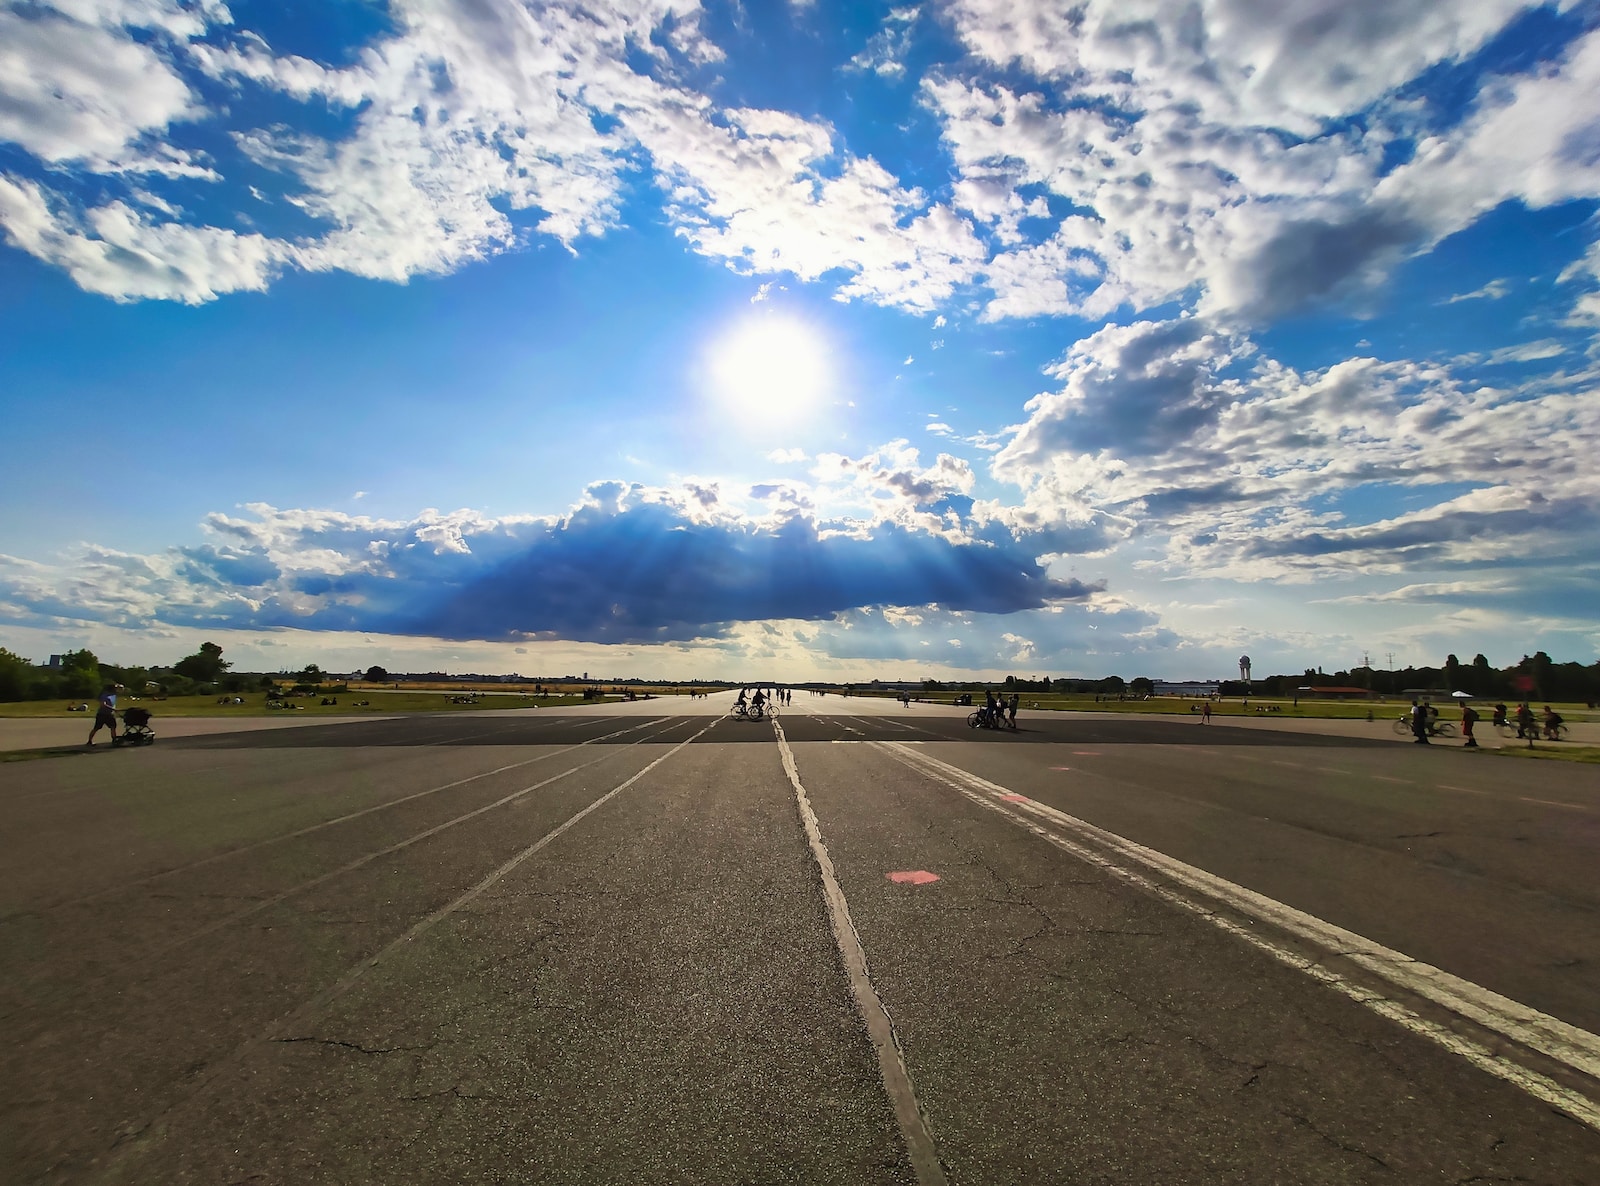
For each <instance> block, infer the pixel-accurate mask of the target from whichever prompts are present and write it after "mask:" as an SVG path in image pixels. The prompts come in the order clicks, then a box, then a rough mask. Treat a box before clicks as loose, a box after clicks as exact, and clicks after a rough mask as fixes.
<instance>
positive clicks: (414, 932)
mask: <svg viewBox="0 0 1600 1186" xmlns="http://www.w3.org/2000/svg"><path fill="white" fill-rule="evenodd" d="M662 719H667V718H662ZM724 719H725V718H723V717H713V718H712V720H711V723H710V724H709V725H707V726H706V727H705V728H704V729H701V730H700V732H698V733H696V734H695V735H694V736H693V737H689V738H686V739H684V740H683V741H680V742H678V744H677V745H675V746H673V747H672V748H671V749H669V750H668V751H667V752H666V753H664V754H662V755H661V756H660V757H659V758H657V759H656V760H655V761H653V762H651V763H650V764H649V765H648V766H645V767H644V768H643V769H642V770H640V771H639V772H638V773H637V774H634V775H633V776H632V777H630V778H628V779H627V780H625V781H623V782H620V783H618V784H617V785H616V786H614V787H612V788H611V789H610V790H609V791H607V792H606V793H605V794H603V795H601V796H600V797H599V798H598V799H596V800H595V801H594V802H593V803H590V804H589V805H588V806H587V807H585V808H584V809H583V810H582V811H580V812H578V813H577V814H576V815H573V816H569V817H568V818H567V819H566V820H565V821H564V822H563V823H560V824H557V825H556V826H555V827H554V828H552V829H550V831H548V832H546V833H545V834H544V835H543V836H541V837H539V839H537V840H535V841H534V842H533V843H532V844H530V845H528V847H527V848H524V849H523V850H522V851H521V852H519V853H517V854H516V855H515V856H513V857H511V858H510V859H509V860H507V861H505V862H503V863H502V864H500V865H499V866H498V867H497V868H495V870H494V871H493V872H491V873H489V874H488V875H487V876H485V877H483V878H481V879H479V880H478V881H477V882H476V883H474V884H473V885H472V886H471V887H470V888H469V889H467V890H466V891H465V892H464V893H462V894H460V895H458V896H457V897H455V898H452V899H451V900H450V901H449V902H446V903H445V904H444V905H443V906H441V907H439V908H438V909H437V910H435V911H434V912H433V913H432V914H429V915H427V916H426V917H424V918H422V919H421V920H419V921H418V922H416V923H414V924H412V926H411V927H410V928H409V929H408V930H407V931H406V932H405V933H404V934H403V935H401V936H400V937H399V938H397V939H394V940H392V941H391V942H390V943H388V944H387V945H386V946H385V947H383V948H381V949H380V950H379V951H378V952H377V953H376V954H374V955H371V956H369V957H367V958H366V959H364V960H362V961H361V962H360V963H358V964H356V965H355V967H353V968H351V969H350V970H349V971H347V972H346V973H345V974H344V975H343V976H341V977H339V979H338V980H336V981H334V982H333V983H332V984H330V985H328V987H326V988H324V989H323V990H322V991H320V992H318V993H316V994H315V995H313V996H312V997H311V998H310V999H309V1000H307V1001H306V1002H305V1003H304V1004H302V1005H300V1006H299V1007H298V1008H296V1009H294V1010H292V1011H291V1012H289V1013H287V1014H285V1015H284V1016H283V1017H281V1018H279V1019H278V1020H277V1021H275V1022H273V1023H272V1025H271V1026H269V1027H268V1028H267V1029H266V1030H265V1031H264V1032H262V1033H261V1034H259V1035H257V1036H256V1037H254V1038H249V1039H247V1040H246V1041H244V1042H243V1043H241V1044H240V1045H238V1046H236V1047H234V1049H233V1050H232V1051H230V1052H229V1053H228V1054H226V1055H224V1056H223V1057H222V1058H219V1059H218V1060H216V1061H215V1062H213V1063H211V1064H209V1065H208V1066H206V1067H205V1068H204V1069H203V1070H202V1071H201V1072H200V1073H199V1074H198V1075H197V1076H196V1077H195V1078H194V1079H193V1080H192V1081H191V1083H190V1088H189V1090H188V1092H186V1093H185V1094H184V1095H182V1096H181V1097H179V1098H178V1099H176V1100H174V1101H173V1102H172V1103H171V1104H169V1105H168V1106H167V1107H166V1108H165V1109H163V1110H162V1112H161V1113H160V1114H159V1115H157V1116H155V1117H152V1118H151V1119H150V1120H149V1121H148V1122H147V1123H145V1124H142V1125H138V1126H136V1127H130V1129H129V1131H133V1132H138V1133H139V1136H138V1137H137V1138H136V1139H134V1140H131V1141H128V1142H126V1143H124V1144H123V1145H122V1146H121V1147H120V1148H119V1149H118V1150H117V1152H115V1153H113V1154H112V1155H111V1157H110V1159H109V1161H108V1162H107V1163H106V1164H105V1165H104V1166H103V1167H102V1168H103V1171H104V1172H103V1173H102V1176H101V1180H106V1179H108V1178H109V1177H110V1173H111V1170H113V1169H114V1168H116V1167H117V1166H118V1165H119V1164H120V1163H121V1162H122V1161H124V1160H125V1159H126V1158H128V1157H130V1156H132V1155H133V1154H134V1153H135V1152H136V1151H137V1150H138V1149H140V1148H143V1147H145V1146H147V1145H149V1144H151V1143H153V1142H154V1141H155V1140H157V1139H159V1138H160V1137H162V1136H165V1132H164V1131H163V1130H164V1128H165V1122H166V1121H167V1120H168V1118H169V1117H171V1116H172V1114H173V1113H175V1112H177V1111H178V1109H180V1108H182V1107H184V1106H185V1105H187V1104H189V1103H190V1102H191V1101H193V1100H195V1099H196V1098H198V1097H200V1096H201V1095H203V1094H205V1092H206V1091H207V1090H208V1089H209V1088H210V1087H211V1086H212V1085H213V1084H215V1083H217V1082H218V1081H219V1080H220V1079H221V1078H222V1076H223V1075H224V1074H225V1073H227V1072H229V1071H231V1070H233V1069H235V1068H237V1067H238V1066H239V1065H240V1064H241V1063H243V1062H244V1061H245V1059H247V1058H248V1057H249V1056H250V1054H251V1053H253V1052H254V1051H256V1050H258V1049H261V1048H262V1047H265V1046H267V1045H269V1044H271V1043H272V1042H278V1041H285V1040H287V1039H289V1038H292V1037H294V1036H296V1035H294V1034H293V1033H292V1032H291V1031H292V1029H293V1028H294V1027H296V1026H300V1025H303V1024H305V1023H306V1022H308V1021H310V1020H311V1019H312V1018H314V1017H316V1016H317V1015H318V1014H320V1013H322V1012H323V1011H324V1010H326V1009H327V1008H328V1006H329V1005H332V1004H333V1003H334V1002H335V1001H337V1000H338V999H339V998H340V997H342V996H344V994H345V993H347V992H349V991H350V989H351V988H353V987H354V986H355V985H356V983H357V982H358V981H359V980H360V979H361V978H362V977H363V976H365V975H366V974H367V973H368V972H370V971H372V969H374V968H376V967H378V966H379V965H380V964H383V963H384V962H386V961H387V960H388V959H389V958H390V957H391V956H393V955H394V953H395V952H397V951H399V950H401V949H402V948H405V947H409V946H410V945H411V944H412V943H414V942H416V940H418V939H419V938H421V937H422V936H423V935H424V934H425V933H426V932H427V931H429V930H431V929H432V928H433V927H434V926H435V925H437V924H438V923H439V922H441V921H442V920H443V919H445V918H447V917H449V916H450V915H451V914H454V913H455V912H456V911H457V910H459V909H461V907H463V906H465V905H467V904H468V903H469V902H471V901H473V899H475V898H477V897H478V896H479V895H481V894H482V893H483V892H484V891H485V890H486V889H488V888H489V887H490V886H492V885H493V884H494V883H495V882H497V881H499V880H500V879H501V878H502V877H504V876H505V875H506V874H507V873H510V872H511V871H512V870H513V869H515V868H516V867H517V866H518V865H521V864H522V863H523V862H524V861H526V860H527V859H528V858H529V857H532V856H534V855H536V854H537V853H539V852H541V851H543V850H544V849H545V848H547V847H548V846H549V845H550V844H552V843H553V842H555V841H556V840H557V839H559V838H560V837H561V836H563V835H565V834H566V833H567V832H569V831H570V830H571V829H572V828H574V827H576V826H577V825H578V824H579V823H580V822H582V821H583V820H584V819H586V818H587V817H588V816H590V815H591V814H593V813H594V812H595V811H598V810H599V809H600V808H602V807H604V806H605V805H606V804H607V803H609V802H611V800H613V799H615V798H616V797H617V796H618V795H620V794H622V792H623V791H625V790H627V789H628V788H629V787H631V786H632V785H633V784H634V783H636V782H638V781H639V780H640V779H641V778H643V777H644V776H645V775H646V774H649V773H650V771H652V770H654V769H655V768H656V767H657V766H659V765H661V763H663V762H665V761H666V760H667V759H668V758H670V757H672V756H673V755H674V754H676V753H677V752H678V751H679V750H681V749H683V748H684V747H685V746H687V745H689V744H691V743H692V742H695V741H698V740H699V739H700V738H702V737H704V736H705V735H706V734H707V733H709V732H710V731H711V730H712V729H714V728H716V726H717V724H718V723H719V722H720V721H722V720H724ZM774 723H776V722H774ZM596 760H598V759H596ZM585 764H586V765H593V763H585ZM579 769H581V767H579Z"/></svg>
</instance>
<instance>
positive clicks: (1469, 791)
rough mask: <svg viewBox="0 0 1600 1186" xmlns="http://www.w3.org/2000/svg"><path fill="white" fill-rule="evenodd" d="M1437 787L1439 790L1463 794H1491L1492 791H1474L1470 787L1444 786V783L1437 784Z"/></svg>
mask: <svg viewBox="0 0 1600 1186" xmlns="http://www.w3.org/2000/svg"><path fill="white" fill-rule="evenodd" d="M1439 789H1440V790H1441V791H1459V792H1460V793H1461V794H1463V795H1492V794H1493V793H1494V792H1493V791H1476V790H1473V789H1472V788H1471V787H1451V786H1446V785H1445V784H1444V783H1440V784H1439Z"/></svg>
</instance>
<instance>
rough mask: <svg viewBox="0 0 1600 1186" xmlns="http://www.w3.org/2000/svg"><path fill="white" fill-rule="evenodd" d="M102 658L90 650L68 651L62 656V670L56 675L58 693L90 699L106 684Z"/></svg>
mask: <svg viewBox="0 0 1600 1186" xmlns="http://www.w3.org/2000/svg"><path fill="white" fill-rule="evenodd" d="M105 682H106V681H105V679H104V677H103V676H102V675H101V674H100V660H99V659H97V658H95V654H94V652H93V651H90V650H82V651H68V652H67V653H66V654H65V655H62V656H61V671H60V673H59V675H58V676H57V677H56V695H59V696H76V697H77V698H78V699H80V700H83V699H88V698H89V697H91V696H95V695H98V694H99V692H100V689H101V688H102V687H104V686H105Z"/></svg>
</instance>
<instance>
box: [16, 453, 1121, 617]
mask: <svg viewBox="0 0 1600 1186" xmlns="http://www.w3.org/2000/svg"><path fill="white" fill-rule="evenodd" d="M941 467H942V470H941ZM930 471H931V472H945V473H946V474H947V475H949V476H948V480H949V481H950V482H952V483H955V484H957V485H959V484H960V483H961V482H962V481H963V480H964V478H963V476H962V474H963V471H961V470H960V468H959V467H952V466H950V465H949V464H948V462H947V460H946V459H943V458H941V460H940V461H939V462H936V463H935V465H934V466H933V467H930ZM893 477H894V475H892V474H891V475H889V478H890V479H892V478H893ZM705 489H706V488H704V487H701V488H700V489H699V491H698V492H697V491H696V490H695V489H690V488H686V489H680V490H659V489H647V488H644V487H640V486H636V485H632V484H628V483H621V482H604V483H596V484H595V485H593V486H591V487H590V488H589V490H588V492H587V494H586V497H585V499H584V501H583V503H582V504H580V505H579V506H578V507H577V508H576V509H574V510H573V511H572V512H570V513H569V514H567V515H564V516H559V517H543V518H541V517H513V518H498V519H497V518H489V517H486V516H483V515H480V514H478V513H476V512H472V511H457V512H452V513H440V512H437V511H426V512H424V513H422V514H421V515H419V516H417V517H416V518H415V519H412V520H408V521H399V520H386V519H378V518H371V517H364V516H357V515H350V514H346V513H343V512H339V511H330V510H279V509H276V508H273V507H270V506H266V505H259V504H258V505H252V506H251V507H249V508H247V509H248V513H247V514H245V515H227V514H220V513H219V514H213V515H211V516H209V517H208V519H207V520H206V524H205V526H206V528H207V531H208V534H209V535H210V536H211V537H212V540H213V541H214V542H211V543H208V544H205V545H203V546H199V547H184V548H175V549H173V550H171V551H169V552H166V553H161V554H158V555H153V556H138V555H130V554H124V553H118V552H113V551H110V550H107V549H100V548H96V549H91V550H89V551H87V552H85V553H84V554H83V555H82V556H80V557H79V558H78V561H77V563H76V564H75V565H71V566H67V567H64V568H60V569H52V568H50V567H48V566H44V565H38V564H32V563H29V562H25V561H21V560H15V559H11V558H4V559H3V560H0V613H4V614H5V615H6V616H7V617H9V618H10V619H11V620H12V621H23V622H37V621H40V620H46V619H58V620H92V621H103V622H110V623H113V624H117V625H124V626H134V625H140V624H148V623H151V622H160V623H164V624H166V625H181V626H207V627H210V626H215V627H218V628H223V627H233V628H247V629H248V628H283V627H293V628H299V629H309V630H336V631H371V632H373V633H381V634H395V635H411V636H422V637H436V638H453V639H484V640H510V639H537V640H555V639H559V640H575V641H584V642H601V643H608V642H629V643H647V642H667V641H682V640H692V639H701V638H707V637H718V636H721V635H724V634H726V633H727V631H728V629H729V628H730V626H731V625H732V624H735V623H739V622H760V621H769V620H779V619H784V620H828V619H832V618H833V617H835V616H836V615H838V614H840V613H844V612H847V611H852V610H856V609H860V608H862V607H875V606H906V605H924V604H932V605H938V606H940V607H943V608H944V609H946V610H948V611H950V612H958V611H965V612H972V613H978V614H995V615H1005V614H1012V613H1016V612H1018V611H1021V610H1028V609H1037V608H1040V607H1044V606H1048V605H1052V604H1057V603H1061V602H1065V601H1075V600H1083V599H1085V598H1088V597H1090V596H1091V595H1092V594H1094V593H1095V592H1097V591H1098V589H1099V588H1100V587H1101V586H1093V585H1087V584H1084V583H1082V582H1079V581H1076V580H1070V579H1069V580H1063V579H1058V578H1055V577H1052V576H1051V575H1049V573H1048V572H1047V571H1046V570H1045V569H1044V568H1043V567H1042V566H1041V565H1040V563H1039V562H1038V561H1037V560H1036V559H1035V554H1034V551H1033V549H1032V548H1031V546H1029V545H1028V544H1027V543H1026V542H1025V541H1019V540H1017V539H1015V538H1012V537H1009V536H1006V535H1005V534H1004V533H997V532H995V531H992V530H991V531H976V532H974V533H972V534H970V535H967V536H962V535H961V534H959V533H957V532H943V533H941V532H937V531H929V530H925V529H922V528H920V527H918V526H916V525H905V524H902V523H898V522H895V521H894V520H893V518H892V517H888V516H885V517H881V518H879V519H877V520H876V521H855V522H840V521H819V520H817V519H816V518H814V517H811V516H810V515H808V514H806V513H804V511H805V510H806V506H805V501H804V498H803V495H802V492H799V491H796V490H794V489H793V488H784V487H764V488H757V489H756V490H755V491H752V492H751V493H752V495H753V496H754V497H756V498H758V499H760V498H767V499H773V500H776V501H779V502H784V501H786V502H787V504H788V512H789V513H786V514H783V515H779V516H776V517H770V518H762V517H759V516H755V517H752V516H747V515H742V514H740V513H737V512H735V511H733V510H731V509H729V508H728V507H726V506H723V505H722V504H721V503H720V502H719V501H718V500H715V499H713V500H712V501H711V502H710V503H707V502H706V500H705V499H704V498H703V497H701V495H702V494H703V493H704V491H705ZM908 497H910V498H912V499H915V498H916V497H918V492H916V491H913V492H912V493H911V494H909V495H908Z"/></svg>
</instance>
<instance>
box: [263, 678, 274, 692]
mask: <svg viewBox="0 0 1600 1186" xmlns="http://www.w3.org/2000/svg"><path fill="white" fill-rule="evenodd" d="M277 686H278V681H277V680H275V679H273V678H272V677H271V676H270V675H264V676H262V677H261V690H262V691H263V692H270V691H272V689H274V688H276V687H277Z"/></svg>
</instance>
